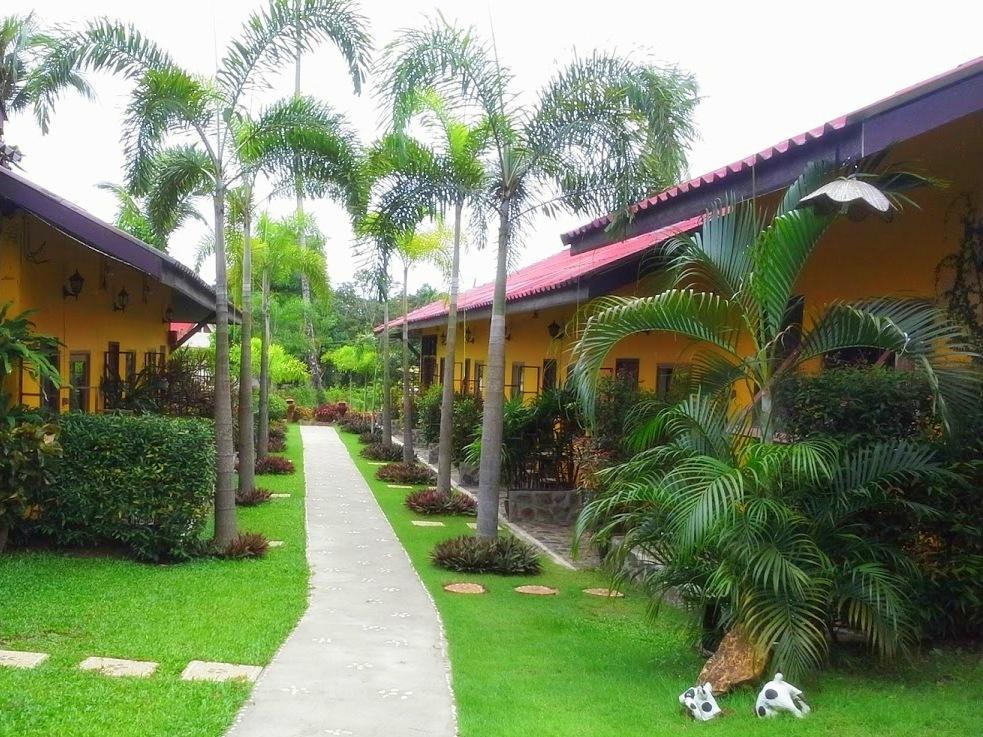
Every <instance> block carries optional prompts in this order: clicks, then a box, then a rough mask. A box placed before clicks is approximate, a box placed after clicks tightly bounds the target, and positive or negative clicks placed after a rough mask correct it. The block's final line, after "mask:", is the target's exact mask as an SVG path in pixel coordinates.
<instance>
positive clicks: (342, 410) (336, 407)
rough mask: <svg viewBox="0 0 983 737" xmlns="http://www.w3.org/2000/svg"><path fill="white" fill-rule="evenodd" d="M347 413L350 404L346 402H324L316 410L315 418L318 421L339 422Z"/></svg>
mask: <svg viewBox="0 0 983 737" xmlns="http://www.w3.org/2000/svg"><path fill="white" fill-rule="evenodd" d="M347 414H348V405H347V404H346V403H345V402H336V403H334V404H322V405H321V406H320V407H318V408H317V409H316V410H314V419H315V420H317V421H318V422H337V421H338V420H340V419H342V418H343V417H344V416H345V415H347Z"/></svg>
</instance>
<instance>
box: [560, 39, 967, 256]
mask: <svg viewBox="0 0 983 737" xmlns="http://www.w3.org/2000/svg"><path fill="white" fill-rule="evenodd" d="M981 65H983V56H981V57H977V58H976V59H973V60H972V61H968V62H966V63H964V64H960V65H959V66H957V67H955V68H953V69H950V70H948V71H946V72H943V73H942V74H938V75H936V76H934V77H931V78H929V79H926V80H923V81H921V82H918V83H916V84H914V85H911V86H910V87H906V88H904V89H902V90H899V91H897V92H895V93H894V94H892V95H889V96H887V97H885V98H883V99H881V100H878V101H877V102H873V103H871V104H870V105H866V106H864V107H862V108H860V109H859V110H856V111H854V112H852V113H849V114H848V115H841V116H840V117H838V118H833V119H832V120H830V121H827V122H826V123H823V124H822V125H820V126H817V127H816V128H813V129H811V130H808V131H806V132H805V133H800V134H799V135H797V136H792V137H791V138H786V139H784V140H782V141H779V142H778V143H776V144H775V145H773V146H769V147H768V148H766V149H764V150H763V151H759V152H758V153H756V154H751V155H750V156H747V157H745V158H743V159H740V160H739V161H735V162H733V163H732V164H728V165H727V166H723V167H721V168H719V169H716V170H715V171H712V172H709V173H707V174H703V175H701V176H698V177H696V178H694V179H690V180H688V181H685V182H681V183H679V184H676V185H674V186H672V187H669V188H668V189H665V190H663V191H661V192H658V193H656V194H654V195H652V196H651V197H649V198H647V199H644V200H642V201H641V202H637V203H635V204H634V205H632V206H631V207H630V208H629V209H630V211H631V212H632V214H635V213H638V212H640V211H642V210H647V209H648V208H650V207H653V206H656V205H658V204H660V203H663V202H666V201H667V200H671V199H673V198H675V197H678V196H679V195H681V194H683V193H685V192H689V191H690V190H693V189H696V188H698V187H700V186H702V185H704V184H710V183H712V182H716V181H719V180H721V179H725V178H727V177H729V176H732V175H734V174H737V173H739V172H741V171H743V170H745V169H748V168H750V167H754V166H755V165H757V164H759V163H761V162H763V161H767V160H768V159H770V158H771V157H773V156H776V155H779V156H780V155H782V154H785V153H787V152H788V151H790V150H794V149H796V148H798V147H800V146H803V145H805V144H807V143H809V142H811V141H815V140H817V139H819V138H822V137H823V136H825V135H828V134H829V133H831V132H833V131H838V130H841V129H842V128H845V127H846V126H847V125H849V124H852V123H855V122H857V121H859V120H864V119H866V118H869V117H871V116H873V115H876V114H878V113H881V112H883V111H884V110H885V109H888V108H890V107H892V106H894V105H899V104H901V103H903V102H905V101H906V100H909V99H911V98H913V97H917V96H918V95H921V94H924V93H926V92H929V91H931V90H933V89H937V88H938V87H940V86H942V85H945V84H948V83H949V82H951V81H954V80H955V79H958V78H960V77H962V76H964V75H966V74H967V73H972V72H973V71H974V67H979V66H981ZM610 222H611V215H610V214H608V215H602V216H601V217H599V218H595V219H594V220H591V221H590V222H589V223H586V224H584V225H581V226H580V227H578V228H575V229H574V230H571V231H568V232H566V233H564V234H563V235H562V236H561V238H562V240H563V242H564V243H570V242H571V241H572V240H575V239H576V238H577V236H580V235H583V234H584V233H587V232H589V231H592V230H596V229H598V228H601V227H607V225H608V224H609V223H610Z"/></svg>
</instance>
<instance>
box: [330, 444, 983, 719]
mask: <svg viewBox="0 0 983 737" xmlns="http://www.w3.org/2000/svg"><path fill="white" fill-rule="evenodd" d="M341 437H342V439H343V441H344V442H345V444H346V445H347V446H348V450H349V452H350V454H351V456H352V458H353V460H354V462H355V464H356V465H357V466H358V468H359V470H360V471H361V473H362V474H363V475H364V476H365V478H366V480H367V481H368V483H369V486H370V488H371V489H372V492H373V494H374V495H375V497H376V499H377V500H378V501H379V504H380V505H381V506H382V508H383V510H384V511H385V513H386V516H387V517H388V518H389V521H390V523H391V524H392V526H393V529H394V530H395V531H396V534H397V535H398V537H399V539H400V541H401V542H402V544H403V546H404V547H405V548H406V550H407V552H408V553H409V556H410V558H411V560H412V561H413V564H414V566H415V567H416V569H417V571H418V572H419V574H420V577H421V578H422V579H423V582H424V584H425V585H426V586H427V588H428V589H429V591H430V593H431V595H432V596H433V597H434V600H435V601H436V603H437V607H438V609H439V610H440V613H441V616H442V619H443V622H444V627H445V630H446V633H447V639H448V643H449V650H450V658H451V665H452V670H453V683H454V693H455V696H456V698H457V704H458V719H459V725H460V735H461V737H528V735H533V734H534V735H537V737H579V735H584V734H590V735H597V736H598V737H614V736H617V737H636V736H637V737H643V736H644V737H651V735H660V736H667V735H688V734H695V733H696V732H698V731H699V730H701V729H706V730H710V732H712V733H713V734H715V735H720V736H724V735H735V736H736V735H740V736H741V737H749V736H752V735H782V736H783V737H785V735H816V736H819V735H824V736H825V735H837V736H838V737H870V736H871V735H891V737H908V736H910V737H915V736H916V735H918V736H919V737H921V736H922V735H925V734H927V733H931V734H932V735H933V737H941V736H943V735H953V736H954V737H955V736H956V735H959V736H960V737H961V736H963V735H969V734H983V716H981V714H980V712H979V710H977V709H975V708H974V707H973V706H972V705H971V704H970V703H968V702H967V700H966V699H967V695H968V693H970V692H971V691H972V689H974V688H975V686H974V684H978V683H980V682H981V679H983V664H981V662H980V659H979V657H978V655H974V654H959V653H953V652H946V653H942V652H939V653H935V654H929V655H926V656H922V657H919V658H917V659H916V660H913V661H912V662H909V663H905V664H902V665H900V666H897V667H894V668H886V667H883V668H882V667H878V666H877V665H876V664H874V663H870V662H868V661H866V660H850V661H847V662H844V663H841V664H839V665H838V667H837V668H834V669H830V670H826V671H824V672H823V673H821V674H819V675H818V676H815V677H813V678H811V679H809V680H807V681H805V682H803V683H799V684H796V685H799V686H800V687H802V688H803V689H804V691H805V696H806V698H807V699H808V700H809V703H810V704H812V706H813V709H814V711H813V714H812V715H811V716H810V717H809V718H807V719H804V720H796V719H794V718H792V717H788V718H783V719H775V720H758V719H757V718H756V717H755V716H753V713H752V712H753V706H754V699H755V696H756V692H755V691H754V690H752V689H750V688H745V689H742V690H740V691H738V692H736V693H735V694H733V695H728V696H724V697H722V698H721V700H720V705H721V707H722V708H723V709H724V710H725V714H724V716H723V718H718V719H717V720H716V721H714V722H713V723H711V724H707V725H703V724H696V723H692V722H690V721H689V720H688V718H687V717H685V716H683V715H682V714H681V713H680V710H679V705H678V701H677V697H678V695H679V694H680V693H681V692H682V691H683V690H685V688H686V687H687V686H689V685H691V684H692V682H693V681H694V680H695V679H696V676H697V674H698V673H699V670H700V667H701V665H702V659H701V658H699V657H698V656H697V654H696V653H695V652H694V649H693V648H692V647H691V646H690V645H689V642H690V639H689V627H688V621H687V619H686V616H685V615H684V614H683V613H681V612H679V611H676V610H673V609H669V608H664V609H663V610H662V612H661V613H660V615H659V617H658V619H656V620H654V621H653V619H651V618H650V617H648V616H647V607H646V605H645V602H644V601H643V600H642V597H641V596H640V595H638V594H637V593H635V592H627V593H628V595H627V596H626V597H625V598H624V599H598V598H595V597H589V596H586V595H584V594H583V593H581V590H582V589H584V588H587V587H589V586H604V585H606V580H605V579H604V578H603V577H602V576H601V575H600V574H597V573H593V572H584V571H568V570H566V569H562V568H560V567H558V566H555V565H553V564H552V563H550V562H548V561H545V565H544V571H543V574H542V575H540V576H537V577H533V578H506V577H498V576H480V575H466V574H456V573H451V572H448V571H443V570H440V569H438V568H436V567H434V566H433V565H432V564H431V563H430V560H429V554H430V550H431V548H432V547H433V545H434V544H435V543H436V542H437V541H439V540H441V539H444V538H447V537H453V536H458V535H462V534H468V533H470V532H471V530H469V529H468V528H467V526H466V523H467V522H468V521H469V518H467V517H428V519H440V520H442V521H443V522H445V524H446V527H442V528H440V527H438V528H428V527H414V526H413V525H411V524H410V522H411V520H413V519H421V517H419V516H418V515H416V514H414V513H413V512H410V511H409V510H408V509H407V508H406V507H405V505H404V504H403V499H404V498H405V496H406V494H407V493H409V492H406V491H400V490H397V489H392V488H390V487H389V486H388V485H387V484H385V483H384V482H381V481H378V480H376V479H375V471H376V469H377V468H378V466H375V465H372V464H370V463H369V462H367V461H365V460H363V459H362V458H360V457H359V455H358V450H359V447H360V446H359V443H358V441H357V437H356V436H355V435H352V434H349V433H342V434H341ZM454 581H473V582H477V583H482V584H484V585H485V586H486V587H487V588H488V590H489V593H487V594H484V595H481V596H461V595H455V594H449V593H447V592H445V591H443V589H442V587H443V585H444V584H446V583H450V582H454ZM524 583H538V584H544V585H548V586H553V587H555V588H558V589H559V590H560V594H559V595H558V596H552V597H535V596H522V595H520V594H517V593H515V592H514V591H512V589H513V587H514V586H517V585H519V584H524Z"/></svg>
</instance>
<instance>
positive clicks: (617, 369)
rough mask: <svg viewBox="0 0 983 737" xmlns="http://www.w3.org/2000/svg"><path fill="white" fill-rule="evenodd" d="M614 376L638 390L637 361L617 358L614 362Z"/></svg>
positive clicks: (635, 359)
mask: <svg viewBox="0 0 983 737" xmlns="http://www.w3.org/2000/svg"><path fill="white" fill-rule="evenodd" d="M614 375H615V376H617V377H618V379H620V380H621V381H624V382H627V383H629V384H631V385H632V386H633V387H635V388H636V389H637V388H638V359H637V358H619V359H618V360H617V361H615V362H614Z"/></svg>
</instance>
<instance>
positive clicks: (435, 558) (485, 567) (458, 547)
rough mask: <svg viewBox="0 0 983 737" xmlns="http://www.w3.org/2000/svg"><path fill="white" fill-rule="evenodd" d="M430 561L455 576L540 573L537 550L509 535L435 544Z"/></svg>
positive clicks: (453, 540) (455, 538)
mask: <svg viewBox="0 0 983 737" xmlns="http://www.w3.org/2000/svg"><path fill="white" fill-rule="evenodd" d="M430 560H431V561H432V562H433V564H434V565H435V566H437V567H438V568H445V569H447V570H449V571H457V572H458V573H497V574H500V575H503V576H536V575H538V574H539V573H540V571H541V570H542V564H541V563H540V561H539V554H538V552H537V551H536V549H535V548H534V547H532V546H531V545H529V544H528V543H525V542H523V541H521V540H519V539H517V538H514V537H511V536H509V537H496V538H492V539H486V538H481V537H472V536H470V535H465V536H463V537H453V538H451V539H450V540H444V541H443V542H440V543H438V544H437V545H436V547H434V549H433V551H432V552H431V553H430Z"/></svg>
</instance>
